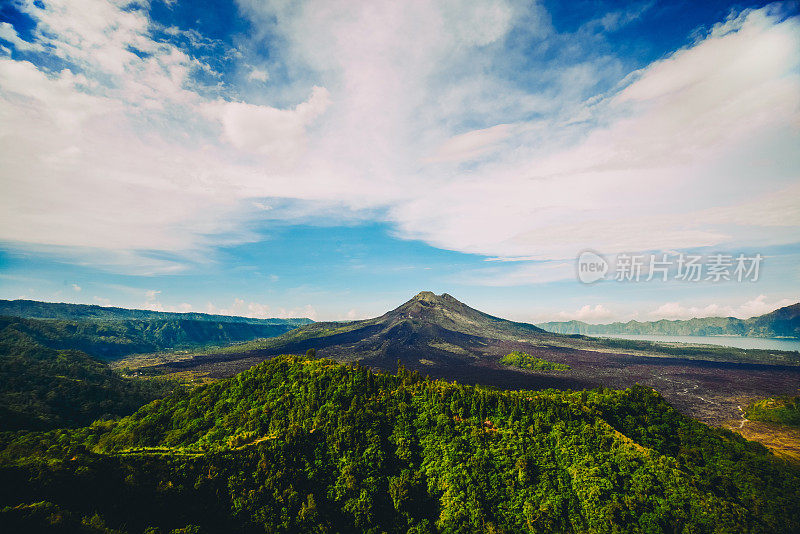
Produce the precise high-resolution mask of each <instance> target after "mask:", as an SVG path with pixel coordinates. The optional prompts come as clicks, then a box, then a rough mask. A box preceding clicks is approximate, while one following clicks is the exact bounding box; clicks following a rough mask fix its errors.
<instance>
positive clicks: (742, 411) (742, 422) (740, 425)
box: [736, 405, 750, 428]
mask: <svg viewBox="0 0 800 534" xmlns="http://www.w3.org/2000/svg"><path fill="white" fill-rule="evenodd" d="M736 407H737V408H739V411H740V412H741V416H742V421H741V422H740V423H739V428H744V424H745V423H749V422H750V419H748V418H747V416H746V415H745V414H744V410H743V409H742V407H741V406H739V405H737V406H736Z"/></svg>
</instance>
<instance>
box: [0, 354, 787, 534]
mask: <svg viewBox="0 0 800 534" xmlns="http://www.w3.org/2000/svg"><path fill="white" fill-rule="evenodd" d="M0 446H2V447H3V450H2V453H0V479H2V480H4V484H2V485H0V509H2V510H1V511H0V523H3V524H5V525H8V526H9V527H10V528H11V529H12V530H14V529H17V530H19V531H31V530H33V529H37V528H39V529H41V528H43V527H45V526H52V525H53V524H56V525H59V526H60V527H63V528H64V529H69V528H72V527H74V528H75V530H77V526H78V525H81V524H82V525H83V527H82V528H83V529H84V531H88V532H109V531H111V530H110V529H115V531H121V532H143V531H144V530H145V529H147V528H149V527H158V528H159V529H160V530H159V532H170V531H171V530H172V529H179V528H182V529H186V530H183V531H185V532H189V531H191V532H234V531H235V532H375V533H378V532H404V533H405V532H416V533H421V532H509V533H516V532H687V533H688V532H692V533H699V532H769V533H776V532H797V531H798V530H799V529H800V508H798V506H797V503H798V502H800V472H798V470H797V468H796V467H792V466H790V465H789V464H786V463H783V462H782V461H780V460H777V459H776V458H774V457H773V456H772V455H771V454H770V453H768V452H767V450H766V449H765V448H764V447H762V446H761V445H758V444H755V443H750V442H747V441H745V440H744V439H742V438H741V437H738V436H737V435H735V434H733V433H731V432H728V431H724V430H719V429H712V428H709V427H707V426H705V425H703V424H700V423H698V422H696V421H694V420H692V419H689V418H687V417H684V416H682V415H681V414H679V413H678V412H676V411H675V410H674V409H673V408H672V407H670V406H669V405H668V404H667V403H666V402H665V401H664V400H663V399H662V398H661V397H660V396H659V395H658V394H657V393H655V392H654V391H652V390H650V389H647V388H642V387H635V388H633V389H630V390H625V391H611V390H594V391H584V392H564V391H554V390H547V391H539V392H532V391H499V390H493V389H486V388H481V387H469V386H463V385H459V384H455V383H447V382H441V381H429V380H426V379H423V378H421V377H420V376H419V375H418V374H416V373H409V372H407V371H405V370H403V369H400V372H399V373H398V375H397V376H393V375H384V374H373V373H372V372H371V371H369V370H367V369H365V368H361V367H355V368H351V367H346V366H343V365H340V364H336V363H334V362H331V361H328V360H307V359H305V358H300V357H294V356H282V357H278V358H275V359H273V360H270V361H267V362H265V363H263V364H260V365H258V366H256V367H254V368H252V369H250V370H248V371H245V372H243V373H241V374H239V375H236V376H234V377H231V378H230V379H226V380H223V381H220V382H217V383H214V384H210V385H206V386H201V387H198V388H195V389H194V390H192V391H188V392H179V393H176V394H173V395H171V396H169V397H167V398H164V399H162V400H157V401H154V402H153V403H151V404H149V405H147V406H145V407H143V408H141V409H140V410H139V411H137V412H136V413H135V414H133V415H131V416H129V417H126V418H124V419H122V420H120V421H118V422H108V421H107V422H98V423H96V424H94V425H92V426H90V427H87V428H84V429H78V430H59V431H51V432H48V433H18V434H13V435H12V434H6V435H4V436H3V437H2V443H0ZM65 531H66V530H65Z"/></svg>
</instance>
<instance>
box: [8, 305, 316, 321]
mask: <svg viewBox="0 0 800 534" xmlns="http://www.w3.org/2000/svg"><path fill="white" fill-rule="evenodd" d="M0 315H6V316H11V317H23V318H26V319H71V320H83V319H95V320H112V321H113V320H125V319H131V320H152V319H169V320H175V319H184V320H192V321H213V322H233V323H250V324H266V325H274V324H290V325H293V326H301V325H305V324H310V323H313V322H314V321H312V320H311V319H308V318H306V317H293V318H286V319H280V318H266V319H258V318H254V317H242V316H238V315H218V314H210V313H201V312H165V311H154V310H143V309H136V308H120V307H116V306H100V305H97V304H73V303H69V302H45V301H39V300H27V299H16V300H5V299H0Z"/></svg>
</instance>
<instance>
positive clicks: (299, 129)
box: [205, 87, 330, 163]
mask: <svg viewBox="0 0 800 534" xmlns="http://www.w3.org/2000/svg"><path fill="white" fill-rule="evenodd" d="M329 105H330V96H329V94H328V91H327V90H326V89H325V88H324V87H314V89H313V91H312V92H311V96H310V97H309V99H308V100H307V101H306V102H303V103H301V104H298V105H297V106H296V107H295V108H294V109H291V110H284V109H276V108H271V107H269V106H256V105H253V104H246V103H243V102H224V101H221V102H215V103H213V104H207V105H206V106H205V112H206V114H207V115H209V116H212V117H215V118H218V120H219V121H220V122H221V124H222V132H223V137H224V139H225V140H226V141H228V142H229V143H231V144H232V145H233V146H235V147H236V148H238V149H240V150H245V151H249V152H255V153H259V154H263V155H265V156H267V157H268V158H269V159H270V160H273V161H274V160H277V161H278V162H279V163H280V162H283V163H291V162H294V161H295V160H296V159H297V158H298V157H300V156H301V155H302V153H303V151H304V148H305V145H306V128H307V127H308V126H309V125H310V124H311V123H312V122H313V121H314V120H315V119H316V118H317V117H319V116H320V115H321V114H323V113H324V112H325V109H326V108H327V107H328V106H329Z"/></svg>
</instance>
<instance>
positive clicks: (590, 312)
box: [558, 304, 614, 323]
mask: <svg viewBox="0 0 800 534" xmlns="http://www.w3.org/2000/svg"><path fill="white" fill-rule="evenodd" d="M558 317H559V320H562V321H572V320H574V321H583V322H586V323H601V322H603V321H608V320H610V319H612V318H613V317H614V313H613V312H612V311H611V310H609V309H608V308H607V307H605V306H604V305H602V304H595V305H594V306H591V305H589V304H586V305H585V306H582V307H581V308H580V309H578V310H576V311H574V312H565V311H562V312H558Z"/></svg>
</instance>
